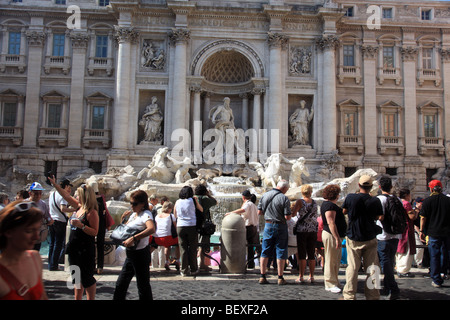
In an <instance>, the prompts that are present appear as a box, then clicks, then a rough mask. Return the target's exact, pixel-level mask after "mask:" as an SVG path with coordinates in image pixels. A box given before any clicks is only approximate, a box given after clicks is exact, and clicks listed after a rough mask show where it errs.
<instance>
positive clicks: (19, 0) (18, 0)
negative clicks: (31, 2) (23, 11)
mask: <svg viewBox="0 0 450 320" xmlns="http://www.w3.org/2000/svg"><path fill="white" fill-rule="evenodd" d="M12 2H22V0H13V1H12Z"/></svg>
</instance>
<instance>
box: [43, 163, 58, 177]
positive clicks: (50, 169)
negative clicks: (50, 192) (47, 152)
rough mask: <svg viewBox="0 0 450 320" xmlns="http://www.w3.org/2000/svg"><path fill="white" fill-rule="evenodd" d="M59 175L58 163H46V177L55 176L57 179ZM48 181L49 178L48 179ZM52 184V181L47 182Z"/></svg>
mask: <svg viewBox="0 0 450 320" xmlns="http://www.w3.org/2000/svg"><path fill="white" fill-rule="evenodd" d="M57 173H58V161H45V172H44V176H46V177H48V176H52V175H53V176H55V179H56V178H57ZM47 179H48V178H47ZM47 182H50V181H47Z"/></svg>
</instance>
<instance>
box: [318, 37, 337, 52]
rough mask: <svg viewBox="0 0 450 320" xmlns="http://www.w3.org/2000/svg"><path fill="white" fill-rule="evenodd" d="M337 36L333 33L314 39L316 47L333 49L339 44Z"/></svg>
mask: <svg viewBox="0 0 450 320" xmlns="http://www.w3.org/2000/svg"><path fill="white" fill-rule="evenodd" d="M339 44H340V42H339V38H338V37H336V36H335V35H328V36H326V35H323V36H322V37H320V38H319V39H317V40H316V45H317V48H319V49H320V50H322V51H324V50H335V49H336V48H337V47H338V46H339Z"/></svg>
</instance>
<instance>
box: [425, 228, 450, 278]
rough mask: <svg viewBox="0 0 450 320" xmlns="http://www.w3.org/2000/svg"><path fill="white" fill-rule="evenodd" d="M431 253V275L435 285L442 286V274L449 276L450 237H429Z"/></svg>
mask: <svg viewBox="0 0 450 320" xmlns="http://www.w3.org/2000/svg"><path fill="white" fill-rule="evenodd" d="M428 251H429V253H430V275H431V279H433V282H434V283H435V284H439V285H441V284H442V283H443V282H444V280H443V279H442V277H441V273H444V274H447V268H448V258H447V257H448V254H449V251H450V237H431V236H429V237H428Z"/></svg>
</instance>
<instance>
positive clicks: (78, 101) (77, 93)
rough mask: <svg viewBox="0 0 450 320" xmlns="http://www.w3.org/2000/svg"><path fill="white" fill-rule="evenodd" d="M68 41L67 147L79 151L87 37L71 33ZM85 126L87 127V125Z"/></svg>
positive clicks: (82, 34) (78, 33)
mask: <svg viewBox="0 0 450 320" xmlns="http://www.w3.org/2000/svg"><path fill="white" fill-rule="evenodd" d="M70 39H71V40H72V51H73V54H72V79H71V87H70V114H69V119H70V121H69V127H68V128H67V129H68V136H67V140H68V141H67V147H68V148H70V149H81V137H82V136H83V132H82V131H83V109H84V76H85V69H86V50H87V45H88V43H89V35H88V34H87V33H85V32H71V33H70ZM87 126H88V127H89V124H87Z"/></svg>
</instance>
